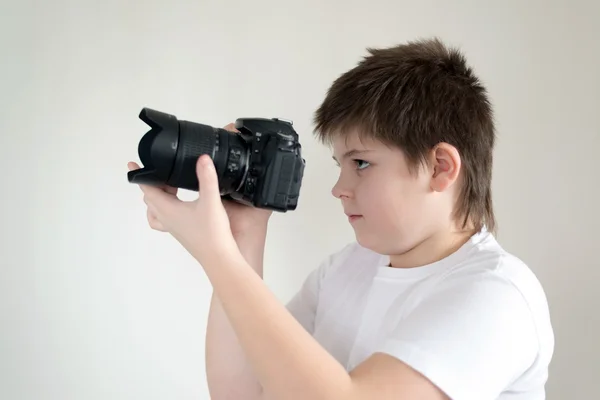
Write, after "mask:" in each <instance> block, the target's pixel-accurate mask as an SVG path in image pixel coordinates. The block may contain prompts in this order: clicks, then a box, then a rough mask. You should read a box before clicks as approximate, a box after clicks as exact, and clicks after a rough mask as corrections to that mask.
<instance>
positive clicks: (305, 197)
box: [0, 0, 600, 400]
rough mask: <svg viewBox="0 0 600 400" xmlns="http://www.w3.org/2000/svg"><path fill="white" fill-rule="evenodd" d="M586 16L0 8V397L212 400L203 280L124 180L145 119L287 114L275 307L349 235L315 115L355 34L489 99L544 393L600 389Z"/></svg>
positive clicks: (253, 6) (354, 49) (594, 46)
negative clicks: (442, 58)
mask: <svg viewBox="0 0 600 400" xmlns="http://www.w3.org/2000/svg"><path fill="white" fill-rule="evenodd" d="M599 16H600V6H599V3H598V2H597V1H592V0H589V1H587V2H586V1H567V0H563V1H543V2H542V1H516V0H511V1H504V2H501V3H499V2H493V3H492V2H488V3H485V4H484V2H480V1H467V0H461V1H453V2H448V1H441V0H440V1H435V2H433V1H426V2H424V1H420V2H416V1H381V0H370V1H341V0H340V1H314V0H313V1H303V2H291V1H267V0H256V1H252V2H248V1H220V2H216V1H212V2H209V1H196V2H193V4H190V5H188V4H187V2H178V3H172V2H167V1H144V2H141V1H140V2H135V1H128V2H121V1H65V0H59V1H52V2H42V1H37V2H33V1H18V2H17V1H11V2H7V1H4V2H2V5H1V9H0V33H1V35H0V43H1V45H2V62H1V65H0V72H1V74H0V79H1V82H2V84H1V88H2V90H1V92H0V93H1V95H0V101H1V103H0V106H1V108H0V115H1V118H0V132H1V142H0V145H1V146H0V151H1V152H2V156H1V157H0V167H1V169H0V170H1V171H2V173H3V174H2V176H3V181H2V196H1V200H2V204H1V208H0V209H1V211H2V231H1V232H2V237H1V241H0V246H1V258H0V262H1V269H0V323H1V329H0V398H2V399H7V400H25V399H27V400H29V399H31V400H34V399H35V400H46V399H53V400H54V399H56V400H71V399H73V400H82V399H86V400H106V399H114V400H117V399H123V400H125V399H128V400H130V399H145V400H151V399H166V398H171V399H180V400H183V399H208V391H207V384H206V379H205V370H204V335H205V327H206V321H207V312H208V307H209V300H210V296H211V286H210V284H209V282H208V280H207V279H206V277H205V275H204V273H203V271H202V269H201V267H200V266H199V265H197V264H196V263H195V262H194V260H193V259H192V258H191V256H189V255H188V254H187V253H185V252H184V250H183V249H182V248H181V246H180V245H179V244H178V243H176V242H175V240H174V239H172V238H171V237H170V236H168V235H166V234H162V233H158V232H156V231H152V230H151V229H150V228H149V227H148V225H147V223H146V216H145V212H146V208H145V204H144V203H143V201H142V196H141V192H140V191H139V189H138V188H137V187H136V186H134V185H130V184H129V183H127V179H126V173H127V167H126V163H127V161H129V160H138V158H137V145H138V141H139V139H140V138H141V136H142V135H143V134H144V133H145V132H146V131H147V128H148V127H147V126H146V125H145V124H144V123H143V122H142V121H141V120H139V119H138V113H139V111H140V110H141V108H142V107H146V106H147V107H151V108H155V109H158V110H160V111H165V112H168V113H172V114H175V115H176V116H177V117H178V118H181V119H187V120H192V121H195V122H201V123H206V124H212V125H215V126H224V125H226V124H227V123H229V122H232V121H234V120H235V118H237V117H248V116H259V117H282V118H289V119H292V120H293V121H294V126H295V128H296V129H297V131H298V132H299V133H300V135H301V142H302V144H303V146H304V155H305V158H306V160H307V169H306V174H305V178H304V184H303V189H302V196H301V201H300V205H299V208H298V209H297V210H296V211H294V212H291V213H288V214H285V215H281V214H278V215H275V216H274V217H273V219H272V223H271V228H270V231H269V237H268V244H267V250H266V267H265V274H266V278H265V279H266V281H267V282H268V283H269V284H270V286H271V288H272V289H273V291H274V292H275V293H276V294H277V296H278V297H279V298H280V299H281V300H282V301H286V300H287V299H289V297H290V296H291V295H292V294H293V293H294V291H295V290H297V289H298V287H299V286H300V284H301V282H302V280H303V279H304V277H305V276H306V275H307V274H308V272H309V271H311V270H312V269H313V268H315V267H316V266H317V265H318V263H319V262H320V261H321V260H322V259H323V258H324V257H325V256H326V255H327V254H329V253H330V252H332V251H335V250H337V249H338V248H339V247H340V246H342V245H344V244H346V243H347V242H348V241H351V240H353V239H354V236H353V233H352V231H351V228H350V226H349V225H348V224H347V222H346V220H345V218H344V216H343V214H342V210H341V207H340V205H339V204H338V202H337V201H336V200H335V199H334V198H333V197H332V196H331V194H330V189H331V186H332V185H333V184H334V183H335V180H336V174H337V168H336V167H335V165H334V162H333V161H332V160H331V154H330V151H329V149H327V148H325V147H323V146H321V145H320V144H318V143H317V142H316V140H315V139H314V138H313V137H312V128H313V126H312V116H313V112H314V110H315V108H316V107H317V106H318V105H319V103H320V101H321V100H322V99H323V96H324V94H325V91H326V90H327V88H328V86H329V85H330V84H331V82H332V81H333V80H334V79H335V78H336V77H337V76H338V75H339V74H341V73H343V72H344V71H346V70H348V69H350V68H352V67H353V66H354V65H356V63H357V62H358V61H359V60H360V59H361V58H362V57H363V56H364V55H366V47H382V46H389V45H394V44H397V43H400V42H405V41H407V40H412V39H416V38H420V37H430V36H433V35H437V36H439V37H440V38H442V39H443V40H444V41H446V42H447V43H449V44H451V45H454V46H459V47H460V48H461V49H462V50H463V51H464V52H465V53H466V54H467V57H468V59H469V62H470V64H471V65H472V66H473V67H474V68H475V70H476V73H477V74H478V75H479V76H480V77H481V79H482V80H483V82H484V83H485V84H486V85H487V87H488V89H489V93H490V97H491V99H492V101H493V104H494V107H495V112H496V120H497V124H498V146H497V150H496V153H495V154H496V158H495V169H494V187H493V190H494V201H495V207H496V212H497V216H498V220H499V227H500V229H499V240H500V242H501V243H502V244H503V245H504V246H505V247H506V248H507V249H508V250H509V251H511V252H513V253H515V254H516V255H518V256H519V257H521V258H522V259H523V260H525V261H526V262H527V263H528V264H529V265H530V266H531V268H532V269H533V270H534V271H535V273H536V274H537V275H538V277H539V279H540V280H541V281H542V283H543V285H544V287H545V289H546V292H547V295H548V299H549V303H550V307H551V313H552V319H553V323H554V327H555V333H556V353H555V358H554V360H553V363H552V365H551V371H550V380H549V383H548V385H547V388H548V398H549V399H552V400H563V399H596V398H600V386H599V385H600V384H599V382H600V379H599V378H600V344H599V338H600V317H599V316H598V315H599V310H598V309H599V307H600V286H599V281H600V272H599V268H598V267H599V266H600V262H599V261H598V257H597V251H598V245H599V243H598V242H599V241H598V238H599V234H598V227H599V226H600V217H599V212H598V205H599V204H600V202H599V200H598V198H599V195H600V191H599V190H598V182H599V179H598V175H597V171H598V155H599V151H600V150H599V149H600V139H599V135H600V122H599V121H600V120H599V119H598V115H599V114H598V113H599V111H600V79H599V77H598V73H599V71H600V55H599V53H600V45H599V44H598V43H599V39H600V26H599V25H598V24H597V23H595V22H596V21H597V18H598V17H599ZM183 196H184V198H192V197H193V193H189V192H186V193H184V194H183ZM490 362H493V360H490Z"/></svg>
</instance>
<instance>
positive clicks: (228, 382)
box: [206, 232, 266, 400]
mask: <svg viewBox="0 0 600 400" xmlns="http://www.w3.org/2000/svg"><path fill="white" fill-rule="evenodd" d="M265 238H266V232H258V234H257V233H256V232H254V234H253V235H250V234H249V235H246V236H243V237H242V236H240V237H237V238H236V242H237V243H238V247H239V249H240V252H241V253H242V255H243V256H244V258H245V259H246V261H247V262H248V263H249V264H250V265H251V266H252V268H253V269H254V271H255V272H256V274H257V275H258V276H259V277H260V278H262V276H263V256H264V247H265ZM206 374H207V380H208V387H209V390H210V396H211V398H212V399H214V400H224V399H239V400H255V399H258V398H259V397H260V394H261V392H262V388H261V386H260V383H259V382H258V379H257V378H256V375H255V373H254V371H253V370H252V367H251V366H250V363H249V362H248V360H247V358H246V356H245V354H244V351H243V349H242V347H241V346H240V344H239V341H238V338H237V336H236V334H235V332H234V330H233V328H232V326H231V324H230V322H229V320H228V319H227V316H226V315H225V312H224V310H223V308H222V304H221V302H220V300H219V298H218V297H217V296H216V295H215V294H213V296H212V299H211V305H210V311H209V317H208V327H207V332H206Z"/></svg>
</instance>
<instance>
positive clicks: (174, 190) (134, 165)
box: [127, 161, 177, 194]
mask: <svg viewBox="0 0 600 400" xmlns="http://www.w3.org/2000/svg"><path fill="white" fill-rule="evenodd" d="M127 168H129V170H130V171H134V170H136V169H140V166H139V165H138V164H137V163H135V162H133V161H130V162H128V163H127ZM157 187H158V188H160V189H162V190H163V191H165V192H167V193H169V194H177V188H176V187H172V186H169V185H162V186H157ZM140 189H142V190H143V189H144V187H143V185H140Z"/></svg>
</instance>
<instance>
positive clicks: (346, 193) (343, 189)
mask: <svg viewBox="0 0 600 400" xmlns="http://www.w3.org/2000/svg"><path fill="white" fill-rule="evenodd" d="M331 194H332V195H333V197H335V198H337V199H341V198H342V197H351V192H350V189H349V188H348V186H347V185H345V186H344V185H342V180H341V179H338V181H337V182H336V184H335V185H334V186H333V188H331Z"/></svg>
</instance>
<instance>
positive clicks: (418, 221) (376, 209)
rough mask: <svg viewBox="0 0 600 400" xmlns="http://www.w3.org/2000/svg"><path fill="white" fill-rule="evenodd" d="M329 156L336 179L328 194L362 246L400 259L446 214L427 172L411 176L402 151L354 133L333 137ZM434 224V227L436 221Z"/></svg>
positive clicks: (447, 211)
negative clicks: (337, 169) (338, 202)
mask: <svg viewBox="0 0 600 400" xmlns="http://www.w3.org/2000/svg"><path fill="white" fill-rule="evenodd" d="M333 157H334V159H335V160H336V162H337V163H338V164H339V166H340V176H339V179H338V181H337V183H336V184H335V186H334V187H333V189H332V194H333V195H334V196H335V197H336V198H338V199H340V200H341V202H342V205H343V208H344V212H345V214H346V215H347V216H348V219H349V222H350V224H351V225H352V228H353V229H354V232H355V235H356V239H357V241H358V242H359V244H361V245H362V246H363V247H366V248H369V249H371V250H373V251H375V252H377V253H380V254H386V255H392V254H403V253H405V252H407V251H408V250H410V249H412V248H413V247H415V246H417V245H418V244H420V243H421V242H422V241H424V240H425V239H427V237H428V236H429V235H431V234H432V233H433V232H434V231H435V229H436V226H435V225H434V224H436V223H437V225H438V227H439V224H440V221H444V219H445V218H447V216H448V215H449V213H450V212H451V209H448V208H447V207H444V204H443V203H442V202H441V200H440V197H439V196H437V194H439V193H437V192H435V191H434V190H432V187H431V185H432V173H430V172H429V170H427V169H425V168H423V169H421V170H420V171H419V173H418V174H414V173H413V174H411V173H410V171H409V168H408V165H407V162H406V158H405V156H404V154H403V153H402V151H400V150H399V149H397V148H392V147H389V146H386V145H385V144H383V143H381V142H378V141H376V140H367V139H363V140H361V139H359V138H358V135H357V134H356V133H354V134H352V135H350V136H349V137H345V136H344V137H336V138H335V139H334V142H333ZM436 221H437V222H436Z"/></svg>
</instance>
